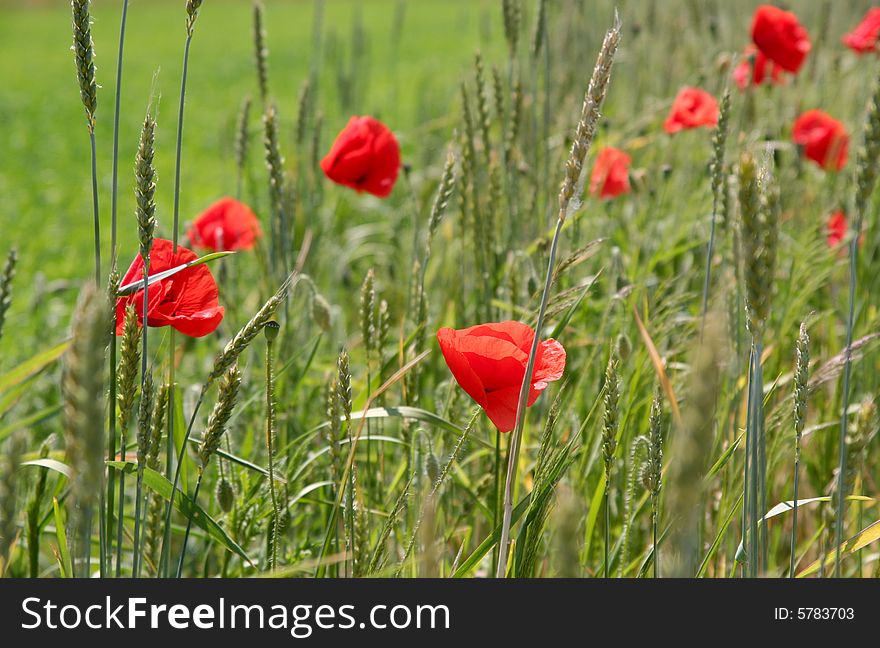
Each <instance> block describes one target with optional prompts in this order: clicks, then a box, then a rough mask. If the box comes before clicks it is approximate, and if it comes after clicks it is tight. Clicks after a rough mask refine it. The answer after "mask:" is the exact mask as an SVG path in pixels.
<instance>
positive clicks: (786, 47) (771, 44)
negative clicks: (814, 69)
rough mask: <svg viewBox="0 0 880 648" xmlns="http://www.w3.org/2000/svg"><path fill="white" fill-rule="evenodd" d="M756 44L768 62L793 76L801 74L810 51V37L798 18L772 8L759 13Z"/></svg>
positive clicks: (755, 22) (754, 28)
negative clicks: (794, 73)
mask: <svg viewBox="0 0 880 648" xmlns="http://www.w3.org/2000/svg"><path fill="white" fill-rule="evenodd" d="M752 41H753V42H754V43H755V45H757V46H758V49H760V50H761V51H762V52H764V55H765V56H766V57H767V58H768V59H770V60H771V61H773V62H774V63H776V64H777V65H779V66H780V67H781V68H782V69H783V70H787V71H789V72H797V71H798V70H799V69H800V67H801V65H802V64H803V62H804V59H805V58H806V57H807V53H808V52H809V51H810V37H809V35H808V34H807V30H806V29H804V27H803V25H801V24H800V22H798V19H797V16H795V15H794V14H793V13H791V12H790V11H785V10H783V9H780V8H779V7H773V6H771V5H761V6H760V7H758V8H757V9H756V10H755V16H754V18H752Z"/></svg>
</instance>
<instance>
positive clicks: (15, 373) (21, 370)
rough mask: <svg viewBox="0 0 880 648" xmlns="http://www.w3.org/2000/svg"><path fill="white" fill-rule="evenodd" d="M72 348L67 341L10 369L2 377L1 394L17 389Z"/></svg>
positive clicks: (0, 381)
mask: <svg viewBox="0 0 880 648" xmlns="http://www.w3.org/2000/svg"><path fill="white" fill-rule="evenodd" d="M68 346H70V341H69V340H66V341H64V342H62V343H61V344H58V345H56V346H54V347H52V348H51V349H48V350H46V351H42V352H40V353H38V354H37V355H35V356H34V357H33V358H30V359H29V360H25V361H24V362H22V363H21V364H20V365H18V366H17V367H15V368H14V369H10V370H9V371H7V372H6V373H5V374H3V375H2V376H0V393H2V392H5V391H6V390H7V389H9V388H10V387H15V386H16V385H18V384H19V383H21V382H22V381H24V380H27V379H28V378H30V377H31V376H33V375H35V374H37V373H39V372H40V371H42V370H43V369H45V368H46V367H48V366H49V365H50V364H52V363H53V362H55V361H56V360H57V359H58V358H60V357H61V354H62V353H64V352H65V351H66V350H67V347H68Z"/></svg>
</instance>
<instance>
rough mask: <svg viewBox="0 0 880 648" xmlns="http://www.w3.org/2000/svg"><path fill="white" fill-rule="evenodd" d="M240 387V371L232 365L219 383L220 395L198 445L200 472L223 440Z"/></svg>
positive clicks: (236, 366)
mask: <svg viewBox="0 0 880 648" xmlns="http://www.w3.org/2000/svg"><path fill="white" fill-rule="evenodd" d="M240 387H241V371H239V369H238V365H233V366H232V367H230V368H229V370H228V371H227V372H226V373H225V375H224V376H223V380H222V381H221V382H220V394H219V395H218V397H217V402H216V404H215V405H214V409H213V411H212V412H211V415H210V416H209V417H208V426H207V427H206V428H205V435H204V436H203V437H202V442H201V443H200V444H199V464H200V465H201V467H202V470H204V469H205V468H207V467H208V462H209V461H210V460H211V457H212V456H213V455H214V453H215V452H217V449H218V448H219V447H220V441H221V440H222V439H223V434H224V433H225V432H226V427H227V425H228V424H229V418H230V417H231V416H232V410H233V408H234V407H235V401H236V399H237V398H238V390H239V388H240Z"/></svg>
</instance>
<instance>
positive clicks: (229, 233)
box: [188, 198, 262, 252]
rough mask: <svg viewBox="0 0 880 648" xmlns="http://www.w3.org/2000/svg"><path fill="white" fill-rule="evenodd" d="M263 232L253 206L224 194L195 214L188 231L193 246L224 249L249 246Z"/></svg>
mask: <svg viewBox="0 0 880 648" xmlns="http://www.w3.org/2000/svg"><path fill="white" fill-rule="evenodd" d="M261 234H262V233H261V231H260V221H258V220H257V216H256V214H254V212H252V211H251V208H250V207H248V206H247V205H245V204H244V203H242V202H239V201H237V200H235V199H234V198H221V199H220V200H218V201H217V202H215V203H214V204H212V205H211V206H210V207H208V208H207V209H206V210H205V211H203V212H202V213H201V214H199V215H198V216H197V217H196V219H195V220H194V221H193V224H192V227H190V230H189V234H188V235H189V240H190V243H192V245H193V247H201V248H207V249H209V250H213V251H214V252H221V251H225V250H249V249H251V248H252V247H254V241H255V240H256V238H257V237H258V236H261Z"/></svg>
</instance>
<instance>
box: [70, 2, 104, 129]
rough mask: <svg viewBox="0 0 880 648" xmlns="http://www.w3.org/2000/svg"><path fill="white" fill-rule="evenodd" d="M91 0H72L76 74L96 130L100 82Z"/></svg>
mask: <svg viewBox="0 0 880 648" xmlns="http://www.w3.org/2000/svg"><path fill="white" fill-rule="evenodd" d="M90 4H91V3H90V0H72V2H71V3H70V6H71V8H72V10H73V47H72V49H73V53H74V57H75V59H76V76H77V79H78V80H79V94H80V98H81V99H82V103H83V106H84V107H85V109H86V122H87V124H88V128H89V132H90V133H94V132H95V111H96V110H97V108H98V84H97V82H96V81H95V46H94V43H93V42H92V16H91V12H90V10H89V5H90Z"/></svg>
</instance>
